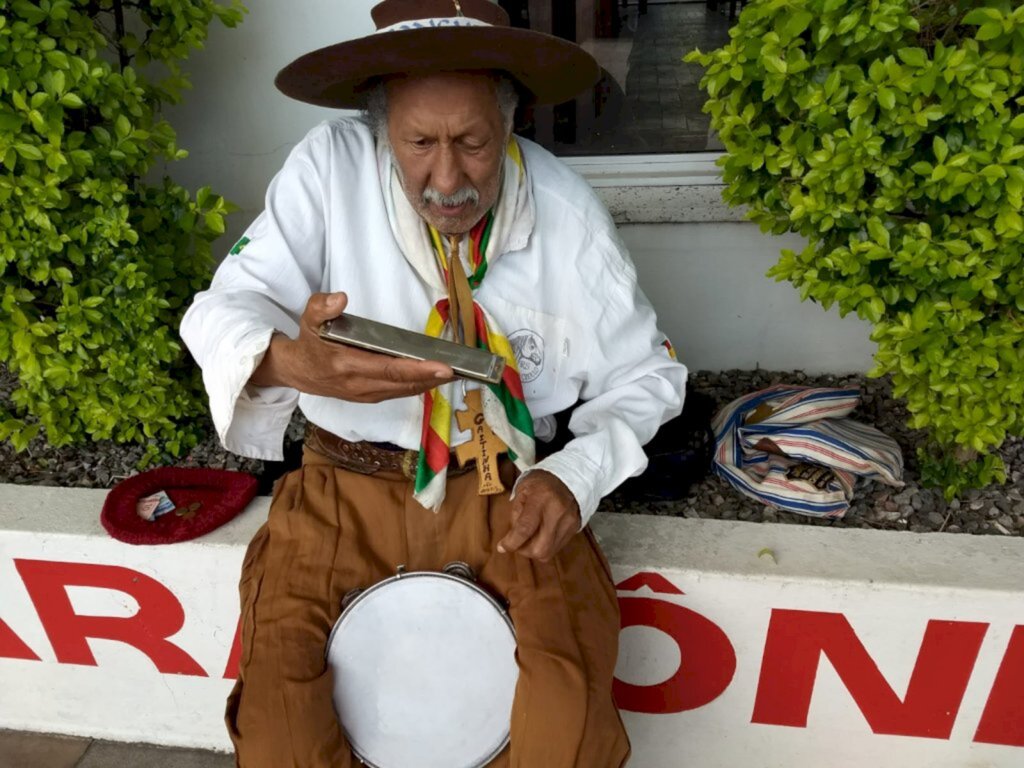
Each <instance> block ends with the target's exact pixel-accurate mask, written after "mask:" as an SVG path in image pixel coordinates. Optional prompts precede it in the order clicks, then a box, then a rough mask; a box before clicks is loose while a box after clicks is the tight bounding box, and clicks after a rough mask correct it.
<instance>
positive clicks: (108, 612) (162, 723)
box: [0, 485, 1024, 768]
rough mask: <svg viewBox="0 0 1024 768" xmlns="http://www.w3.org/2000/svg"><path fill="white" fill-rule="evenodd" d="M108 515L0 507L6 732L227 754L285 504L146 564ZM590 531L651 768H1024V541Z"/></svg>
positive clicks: (72, 494) (81, 501) (764, 529)
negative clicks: (237, 680) (258, 588)
mask: <svg viewBox="0 0 1024 768" xmlns="http://www.w3.org/2000/svg"><path fill="white" fill-rule="evenodd" d="M104 495H105V492H104V491H102V490H91V489H62V488H39V487H31V486H29V487H22V486H13V485H0V596H2V597H0V691H2V694H0V728H12V729H20V730H39V731H49V732H55V733H67V734H73V735H79V736H91V737H96V738H112V739H117V740H124V741H145V742H152V743H159V744H170V745H178V746H196V747H206V748H214V749H228V748H229V746H230V745H229V743H228V739H227V733H226V731H225V730H224V726H223V721H222V713H223V709H224V698H225V696H226V695H227V693H228V690H229V689H230V687H231V684H232V679H233V678H234V676H235V670H236V668H237V667H236V663H237V653H236V652H233V648H234V643H233V641H234V640H236V639H237V638H236V632H235V628H236V625H237V618H238V597H237V590H236V582H237V578H238V570H239V567H240V564H241V561H242V556H243V552H244V549H245V542H246V541H248V539H249V538H250V537H251V536H252V534H253V532H254V531H255V530H256V528H257V527H258V526H259V525H260V524H261V523H262V522H263V520H264V519H265V518H266V515H267V510H268V506H269V504H268V499H266V498H259V499H257V500H255V501H254V502H253V503H252V504H251V505H250V507H249V509H248V510H247V511H245V512H244V513H243V514H242V515H240V516H239V517H237V518H235V519H234V520H232V521H231V522H229V523H228V524H227V525H224V526H222V527H221V528H218V529H217V530H216V531H213V532H212V533H210V534H208V535H207V536H204V537H202V538H200V539H196V540H194V541H190V542H182V543H179V544H173V545H169V546H146V547H142V546H131V545H127V544H123V543H121V542H118V541H115V540H113V539H111V538H110V537H109V536H107V535H106V533H105V532H104V531H103V529H102V528H101V526H100V524H99V511H100V508H101V506H102V504H103V498H104ZM43 510H46V511H47V514H41V512H42V511H43ZM593 528H594V531H595V532H596V534H597V535H598V536H599V537H600V538H601V540H602V544H603V546H604V548H605V551H606V552H607V554H608V557H609V560H610V561H611V565H612V569H613V575H614V578H615V579H616V582H617V586H618V596H619V605H620V607H621V610H622V624H623V629H622V633H621V636H620V652H619V663H618V666H617V669H616V682H615V695H616V697H617V701H618V703H619V707H620V709H621V710H622V713H623V717H624V720H625V723H626V728H627V730H628V731H629V735H630V739H631V740H632V742H633V759H632V760H631V761H630V768H677V767H678V768H682V766H697V767H699V768H781V767H782V766H786V768H819V767H820V768H861V767H864V768H867V767H870V768H965V767H966V766H978V767H979V768H980V767H981V766H986V768H1019V766H1021V765H1024V706H1022V699H1021V697H1020V691H1021V690H1022V688H1024V600H1022V593H1021V580H1020V572H1021V569H1020V563H1021V558H1022V557H1024V540H1022V539H1020V538H1016V537H1001V536H965V535H963V534H938V533H935V534H913V533H907V532H897V531H861V530H854V529H826V528H820V527H812V526H796V525H778V524H776V525H771V524H763V525H754V524H751V523H739V522H727V521H720V520H685V519H680V518H668V517H649V516H643V515H605V514H599V515H597V516H596V517H595V519H594V522H593ZM769 553H770V554H769ZM0 763H3V758H2V757H0Z"/></svg>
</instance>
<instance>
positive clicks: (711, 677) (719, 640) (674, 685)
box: [614, 597, 736, 714]
mask: <svg viewBox="0 0 1024 768" xmlns="http://www.w3.org/2000/svg"><path fill="white" fill-rule="evenodd" d="M619 609H620V611H621V612H622V626H623V627H632V626H637V625H643V626H648V627H654V628H655V629H660V630H661V631H662V632H664V633H666V634H667V635H669V636H670V637H671V638H672V639H673V640H675V641H676V644H677V645H678V646H679V653H680V655H681V657H682V658H681V660H680V664H679V669H677V670H676V672H675V674H674V675H672V676H671V677H670V678H669V679H668V680H665V681H664V682H661V683H658V684H657V685H632V684H631V683H624V682H622V681H621V680H615V682H614V691H615V701H616V702H617V703H618V705H619V706H620V707H621V708H622V709H625V710H628V711H630V712H645V713H648V714H668V713H672V712H685V711H686V710H689V709H697V708H698V707H703V706H704V705H705V704H708V703H710V702H712V701H714V700H715V699H717V698H718V697H719V696H721V695H722V692H723V691H724V690H725V689H726V688H728V687H729V683H730V682H732V677H733V675H734V674H735V672H736V652H735V651H734V650H733V647H732V643H730V642H729V638H728V637H726V635H725V632H723V631H722V630H721V628H719V626H718V625H717V624H715V623H714V622H713V621H709V620H708V619H706V618H704V617H703V616H701V615H700V614H699V613H696V612H695V611H691V610H690V609H689V608H684V607H683V606H681V605H676V604H675V603H670V602H668V601H667V600H652V599H650V598H646V597H620V598H619Z"/></svg>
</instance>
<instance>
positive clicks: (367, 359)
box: [335, 346, 454, 402]
mask: <svg viewBox="0 0 1024 768" xmlns="http://www.w3.org/2000/svg"><path fill="white" fill-rule="evenodd" d="M335 354H336V355H339V356H341V358H342V359H341V364H342V374H341V375H343V376H344V377H345V379H347V380H348V381H349V382H350V387H351V390H352V392H351V395H352V397H353V398H354V399H358V400H360V401H362V402H380V401H381V400H387V399H391V398H396V397H409V396H412V395H418V394H421V393H423V392H427V391H429V390H431V389H433V388H434V387H438V386H440V385H442V384H447V383H448V382H449V381H452V380H453V379H454V372H453V371H452V369H451V367H449V366H447V365H445V364H444V363H438V362H436V361H432V360H422V361H421V360H404V359H402V358H396V357H391V356H389V355H382V354H377V353H375V352H367V351H366V350H362V349H356V348H354V347H344V346H340V347H339V348H338V349H337V351H336V352H335Z"/></svg>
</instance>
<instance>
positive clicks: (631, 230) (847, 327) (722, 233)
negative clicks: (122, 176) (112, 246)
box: [168, 0, 873, 373]
mask: <svg viewBox="0 0 1024 768" xmlns="http://www.w3.org/2000/svg"><path fill="white" fill-rule="evenodd" d="M246 5H247V6H248V7H249V13H248V15H247V16H246V19H245V21H244V22H243V23H242V25H241V26H239V27H238V28H236V29H233V30H231V29H224V28H223V27H221V26H219V25H215V26H213V27H212V28H211V34H210V40H209V41H208V44H207V47H206V49H205V50H203V51H200V52H198V53H197V54H195V55H194V56H193V58H192V59H191V60H190V62H189V67H188V68H189V70H190V71H191V73H192V79H193V82H194V86H195V87H194V89H193V90H192V91H191V92H189V93H188V94H187V95H186V101H185V103H184V104H182V105H179V106H178V107H176V108H174V109H171V110H169V112H168V117H169V119H170V121H171V123H172V125H174V126H175V128H176V129H177V131H178V138H179V143H180V145H181V146H182V147H183V148H185V149H188V150H189V152H190V156H189V157H188V159H186V160H184V161H181V162H178V163H175V164H174V165H173V166H171V168H170V172H171V173H172V175H173V176H174V177H175V179H176V180H177V181H179V182H180V183H181V184H183V185H185V186H186V187H187V188H189V189H192V190H193V191H194V190H195V189H198V188H199V187H200V186H203V185H205V184H209V185H211V186H213V187H214V189H215V191H217V192H219V193H220V194H223V195H224V196H226V197H227V198H228V199H229V200H232V201H233V202H235V203H237V204H238V205H240V206H241V208H242V210H241V212H239V213H237V214H235V215H234V216H232V217H230V218H229V220H228V225H227V234H226V235H225V236H224V237H223V238H221V240H220V242H219V243H217V244H215V246H214V252H215V253H225V252H227V250H228V249H229V248H230V247H231V244H232V243H234V242H235V240H237V238H238V237H239V235H240V234H241V233H242V231H243V230H244V229H245V227H246V226H247V225H248V224H249V222H251V221H252V219H253V218H254V217H255V216H256V215H257V214H258V213H259V211H260V210H262V207H263V193H264V189H265V188H266V185H267V182H268V181H269V180H270V178H271V177H272V176H273V174H274V173H275V172H276V171H277V169H278V168H280V166H281V164H282V163H283V162H284V160H285V158H286V157H287V154H288V152H289V151H290V149H291V148H292V147H293V146H294V145H295V143H296V142H297V141H299V139H301V137H302V136H303V135H304V134H305V133H306V131H307V130H309V129H310V128H311V127H312V126H314V125H316V124H317V123H319V122H320V121H322V120H324V119H326V118H328V117H330V116H331V115H332V114H334V112H333V111H331V110H326V109H321V108H317V107H311V106H307V105H304V104H300V103H299V102H294V101H292V100H290V99H287V98H286V97H284V96H283V95H281V94H280V93H278V91H277V90H276V89H275V88H274V85H273V80H274V76H275V74H276V73H277V72H278V70H280V69H281V68H282V67H283V66H285V65H286V64H287V63H288V62H290V61H291V60H292V59H294V58H295V57H297V56H299V55H301V54H302V53H305V52H307V51H310V50H313V49H315V48H319V47H322V46H325V45H330V44H333V43H335V42H338V41H340V40H343V39H346V38H350V37H357V36H360V35H363V34H367V33H369V32H370V31H372V29H373V25H372V22H371V21H370V15H369V9H370V8H371V7H372V5H373V0H344V2H341V3H339V2H338V0H296V2H291V3H281V2H275V1H274V0H247V2H246ZM588 174H589V171H588ZM658 189H662V188H654V189H653V190H652V188H646V189H642V190H639V191H638V193H637V195H636V196H635V198H636V199H635V200H633V201H632V205H631V201H630V199H629V198H630V197H631V194H630V190H629V189H628V188H621V187H620V188H618V189H615V190H607V189H601V190H599V192H600V193H601V194H602V196H603V197H604V199H606V200H607V201H609V202H612V203H613V204H612V207H613V210H615V211H616V216H617V220H619V221H621V222H626V221H630V222H635V221H638V220H639V221H650V220H652V219H651V218H643V212H644V211H645V210H650V211H652V212H653V211H654V210H655V209H656V208H658V206H657V205H652V204H651V202H650V199H651V196H652V194H653V195H657V194H658V192H657V190H658ZM663 189H664V199H665V200H677V199H681V198H679V191H680V190H679V188H678V187H676V188H673V187H664V188H663ZM687 189H691V190H696V191H698V192H707V191H709V190H711V189H713V188H709V187H703V188H701V187H693V188H688V187H683V190H687ZM641 191H642V193H643V194H640V192H641ZM693 197H694V196H692V195H691V196H684V198H682V199H690V198H693ZM695 199H697V200H698V201H700V200H701V199H704V200H705V201H706V199H707V195H706V194H703V195H700V194H699V195H696V196H695ZM697 205H698V207H700V206H703V207H704V209H703V210H698V209H695V208H694V207H693V204H686V205H683V204H680V205H679V211H678V217H677V218H676V223H673V224H660V225H657V226H652V225H644V224H623V226H622V233H623V237H624V238H625V240H626V242H627V244H628V245H629V247H630V250H631V252H632V254H633V257H634V259H635V261H636V263H637V267H638V269H639V273H640V280H641V284H642V285H643V287H644V289H645V290H646V292H647V293H648V295H649V296H650V298H651V300H652V302H653V303H654V306H655V308H656V309H657V310H658V312H659V315H660V316H661V319H662V326H663V329H664V330H665V332H666V333H668V334H669V336H670V337H671V338H672V339H673V340H674V343H675V344H676V346H677V347H678V348H679V350H680V353H681V356H682V359H683V360H684V362H686V363H687V365H689V366H690V367H691V368H692V369H694V370H697V369H711V370H723V369H727V368H753V367H756V366H760V367H762V368H774V369H783V370H786V369H794V368H795V369H802V370H805V371H809V372H819V371H832V372H842V373H845V372H852V371H864V370H867V368H868V367H870V358H871V354H872V352H873V345H872V344H871V343H870V342H869V341H868V332H869V328H868V326H867V325H866V324H864V323H861V322H860V321H858V320H857V319H855V318H846V319H845V320H840V319H839V318H838V316H837V315H836V314H835V313H834V312H833V313H831V314H826V313H823V312H822V311H821V310H820V309H819V308H818V307H817V306H815V305H811V304H801V302H800V301H799V297H798V295H797V293H796V291H795V290H794V289H793V288H791V287H790V286H789V285H788V284H781V285H780V284H776V283H774V282H772V281H770V280H768V279H767V278H765V277H764V273H765V271H766V270H767V269H768V267H769V266H771V264H772V263H773V262H774V261H775V259H776V258H777V256H778V252H779V250H780V248H782V247H797V248H799V247H800V245H799V241H798V240H796V239H794V238H772V237H769V236H767V235H763V234H762V233H761V232H760V231H759V230H758V229H757V227H755V226H753V225H751V224H744V223H735V222H732V223H729V222H714V221H712V222H708V218H709V217H710V218H713V219H714V218H716V217H721V218H726V217H725V216H723V215H722V214H721V213H720V212H719V211H720V209H721V206H713V205H708V204H707V203H706V202H705V203H700V202H698V203H697ZM630 207H632V208H633V210H632V211H629V212H628V213H623V209H628V208H630ZM663 209H664V205H662V206H661V207H660V209H658V212H657V219H655V220H662V219H663V218H665V216H666V211H664V210H663ZM708 209H714V210H712V211H711V213H710V215H709V212H708ZM728 218H735V215H734V214H733V215H731V216H728Z"/></svg>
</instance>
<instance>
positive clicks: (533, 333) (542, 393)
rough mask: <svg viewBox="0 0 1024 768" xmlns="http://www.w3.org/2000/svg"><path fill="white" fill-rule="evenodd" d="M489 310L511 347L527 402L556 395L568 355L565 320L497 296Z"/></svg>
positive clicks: (488, 302)
mask: <svg viewBox="0 0 1024 768" xmlns="http://www.w3.org/2000/svg"><path fill="white" fill-rule="evenodd" d="M487 309H488V311H490V312H491V314H492V315H493V316H494V319H495V320H496V321H497V322H498V325H499V326H500V328H501V331H502V333H504V334H505V336H506V337H507V338H508V340H509V344H510V345H511V346H512V352H513V354H514V355H515V358H516V366H517V367H518V368H519V378H520V379H521V380H522V382H523V394H524V395H525V396H526V401H527V403H529V404H531V405H533V404H534V403H536V404H540V403H541V402H542V401H544V400H547V399H548V398H551V397H554V396H556V395H557V392H558V385H559V382H560V381H561V379H562V371H563V369H564V368H565V358H567V356H568V353H569V339H568V336H567V334H566V321H565V319H564V318H562V317H558V316H557V315H550V314H548V313H546V312H541V311H539V310H536V309H531V308H529V307H523V306H520V305H518V304H512V303H511V302H508V301H505V300H504V299H499V298H497V297H489V298H488V299H487Z"/></svg>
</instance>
